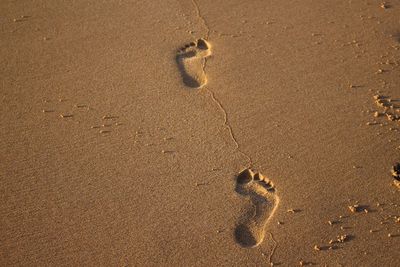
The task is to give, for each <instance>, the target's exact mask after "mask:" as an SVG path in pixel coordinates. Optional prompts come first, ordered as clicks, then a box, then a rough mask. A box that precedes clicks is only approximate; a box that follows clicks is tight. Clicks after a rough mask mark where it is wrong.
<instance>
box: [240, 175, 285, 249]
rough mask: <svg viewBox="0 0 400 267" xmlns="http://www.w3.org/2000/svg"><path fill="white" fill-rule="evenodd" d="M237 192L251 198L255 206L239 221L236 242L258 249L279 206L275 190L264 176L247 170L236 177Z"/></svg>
mask: <svg viewBox="0 0 400 267" xmlns="http://www.w3.org/2000/svg"><path fill="white" fill-rule="evenodd" d="M235 191H236V192H237V193H239V194H240V195H242V196H244V197H246V198H249V200H250V201H251V203H252V206H253V209H252V210H249V211H248V212H247V213H246V214H245V215H244V216H243V217H242V218H241V219H239V222H238V224H237V226H236V229H235V233H234V234H235V240H236V242H237V243H238V244H239V245H240V246H242V247H247V248H249V247H256V246H258V245H259V244H260V243H261V242H262V241H263V240H264V236H265V226H266V224H267V222H268V220H269V219H270V218H271V217H272V215H273V213H274V211H275V209H276V207H277V205H278V201H279V200H278V198H277V196H276V194H275V188H274V186H273V184H272V182H271V181H269V180H268V179H267V178H265V177H264V176H263V175H262V174H260V173H254V172H253V171H252V170H251V169H245V170H243V171H242V172H240V173H239V175H238V176H237V177H236V188H235Z"/></svg>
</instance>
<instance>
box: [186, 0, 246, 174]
mask: <svg viewBox="0 0 400 267" xmlns="http://www.w3.org/2000/svg"><path fill="white" fill-rule="evenodd" d="M192 4H193V6H194V8H195V10H196V15H197V19H198V20H199V21H201V24H202V25H203V27H204V29H205V32H206V34H205V39H206V40H208V39H209V37H210V32H211V30H210V27H209V25H208V23H207V21H206V20H205V18H204V17H203V15H202V14H201V10H200V7H199V5H198V3H197V2H196V0H192ZM206 67H207V58H205V59H204V62H203V65H202V69H203V72H204V73H206ZM204 89H205V90H206V91H207V92H208V93H209V94H210V96H211V99H212V101H213V102H214V103H215V104H216V105H217V106H218V108H219V109H220V110H221V112H222V114H223V117H224V123H223V126H225V127H226V128H227V129H228V132H229V136H230V138H231V139H232V141H233V143H234V144H235V149H236V150H237V151H238V152H239V153H240V154H241V155H242V156H243V157H245V158H246V160H247V166H245V167H246V168H250V167H251V165H252V164H253V161H252V159H251V157H250V156H249V155H248V154H246V153H244V152H243V151H242V150H241V149H240V146H239V143H238V141H237V139H236V137H235V135H234V133H233V129H232V126H231V125H230V124H229V121H228V113H227V112H226V109H225V108H224V106H223V105H222V103H221V101H219V100H218V99H217V98H216V97H215V94H214V92H213V91H211V90H210V89H207V88H204Z"/></svg>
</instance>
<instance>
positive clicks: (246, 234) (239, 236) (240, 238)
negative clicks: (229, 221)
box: [235, 224, 258, 247]
mask: <svg viewBox="0 0 400 267" xmlns="http://www.w3.org/2000/svg"><path fill="white" fill-rule="evenodd" d="M235 240H236V242H237V243H239V245H241V246H242V247H254V246H256V245H257V243H258V242H257V240H256V239H255V238H254V236H253V234H252V232H251V231H250V229H249V228H248V227H247V226H246V225H243V224H240V225H238V226H237V227H236V229H235Z"/></svg>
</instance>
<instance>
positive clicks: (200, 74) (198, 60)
mask: <svg viewBox="0 0 400 267" xmlns="http://www.w3.org/2000/svg"><path fill="white" fill-rule="evenodd" d="M210 55H211V47H210V44H209V43H208V42H207V41H206V40H204V39H198V40H197V41H196V42H191V43H190V44H187V45H185V46H184V47H182V48H181V49H179V50H178V53H177V55H176V62H177V64H178V69H179V72H180V73H181V75H182V79H183V83H184V84H185V85H186V86H188V87H191V88H201V87H203V86H204V85H205V84H206V83H207V76H206V74H205V71H204V66H205V62H206V57H208V56H210Z"/></svg>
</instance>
